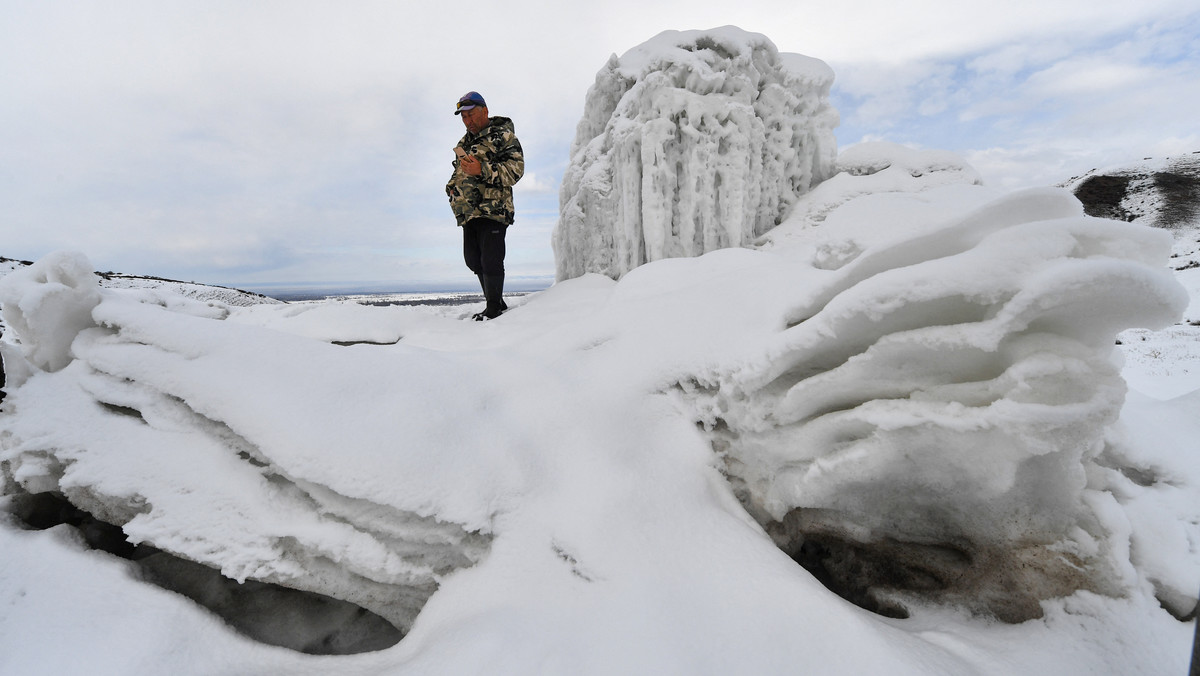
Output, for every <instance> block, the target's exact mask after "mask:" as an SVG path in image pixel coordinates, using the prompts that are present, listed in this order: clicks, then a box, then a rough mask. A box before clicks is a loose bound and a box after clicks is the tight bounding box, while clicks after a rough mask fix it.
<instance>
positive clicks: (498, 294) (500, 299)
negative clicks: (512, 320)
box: [475, 275, 508, 322]
mask: <svg viewBox="0 0 1200 676" xmlns="http://www.w3.org/2000/svg"><path fill="white" fill-rule="evenodd" d="M480 280H481V281H482V282H483V297H484V299H485V300H487V307H486V308H484V310H483V312H480V313H479V314H477V315H475V321H478V322H481V321H483V320H485V319H495V318H496V317H499V316H500V315H501V314H502V313H503V312H504V311H505V310H507V309H508V304H507V303H505V302H504V275H480Z"/></svg>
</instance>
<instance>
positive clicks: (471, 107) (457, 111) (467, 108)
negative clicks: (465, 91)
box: [454, 105, 476, 115]
mask: <svg viewBox="0 0 1200 676" xmlns="http://www.w3.org/2000/svg"><path fill="white" fill-rule="evenodd" d="M475 107H476V106H475V105H470V106H462V107H460V108H459V109H458V110H456V111H454V114H455V115H458V114H459V113H461V112H462V111H464V110H471V109H473V108H475Z"/></svg>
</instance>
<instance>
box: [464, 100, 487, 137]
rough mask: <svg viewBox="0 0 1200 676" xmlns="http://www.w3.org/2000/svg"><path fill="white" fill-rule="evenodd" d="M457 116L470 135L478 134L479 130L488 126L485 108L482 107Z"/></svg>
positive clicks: (476, 107) (465, 111)
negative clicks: (460, 118)
mask: <svg viewBox="0 0 1200 676" xmlns="http://www.w3.org/2000/svg"><path fill="white" fill-rule="evenodd" d="M459 116H460V117H462V121H463V125H464V126H466V128H467V131H469V132H471V133H472V134H478V133H479V130H481V129H483V128H484V127H486V126H487V125H488V113H487V108H485V107H483V106H475V107H474V108H472V109H470V110H464V111H462V112H461V113H459Z"/></svg>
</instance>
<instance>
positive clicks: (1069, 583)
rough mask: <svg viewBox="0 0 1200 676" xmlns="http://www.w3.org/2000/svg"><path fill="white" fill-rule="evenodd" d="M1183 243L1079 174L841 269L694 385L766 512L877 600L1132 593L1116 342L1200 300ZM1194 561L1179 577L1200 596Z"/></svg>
mask: <svg viewBox="0 0 1200 676" xmlns="http://www.w3.org/2000/svg"><path fill="white" fill-rule="evenodd" d="M877 197H879V198H880V199H881V200H882V199H883V198H884V197H885V196H877ZM903 199H905V198H903V197H897V198H893V199H892V201H893V202H896V201H897V200H903ZM876 208H878V209H879V210H880V211H881V212H883V213H887V211H888V209H887V206H886V203H885V202H882V201H881V202H880V203H879V204H877V205H876ZM1170 244H1171V238H1170V236H1169V235H1167V234H1166V233H1162V232H1157V231H1153V230H1150V229H1147V228H1142V227H1139V226H1128V225H1125V224H1121V223H1117V222H1113V221H1108V220H1100V219H1094V218H1088V217H1085V216H1083V214H1082V209H1081V206H1080V204H1079V203H1078V202H1077V201H1076V200H1074V199H1073V198H1072V197H1071V196H1070V195H1068V194H1067V193H1065V192H1062V191H1057V190H1040V191H1028V192H1024V193H1020V194H1016V195H1012V196H1009V197H1006V198H1004V199H1001V200H997V201H995V202H993V203H991V204H988V205H987V206H985V207H983V208H981V209H979V210H977V211H975V212H973V213H971V214H970V215H968V216H966V217H964V218H962V219H960V220H957V221H952V222H950V223H948V224H943V226H942V227H939V228H936V229H934V230H933V231H931V232H927V233H923V234H920V235H917V236H909V237H906V238H903V239H901V240H900V241H899V242H891V243H885V244H883V245H879V246H875V247H867V248H866V249H865V250H862V251H861V253H860V254H859V255H857V256H853V257H849V258H848V259H847V260H845V261H842V262H840V264H839V265H836V266H828V267H829V268H832V269H833V270H834V271H835V273H834V274H833V275H832V276H831V278H830V279H829V280H828V281H826V282H825V283H823V284H822V285H820V287H819V288H818V289H815V290H814V292H813V295H812V298H811V300H810V302H808V303H804V304H801V305H798V306H796V307H794V308H792V309H791V311H790V312H789V313H788V315H787V329H786V330H785V331H783V332H782V333H781V334H780V335H779V337H778V338H777V339H776V340H775V341H773V344H772V345H771V346H770V347H768V348H767V349H766V350H765V351H764V354H763V355H762V357H761V358H760V359H759V360H757V361H755V362H751V363H742V364H739V365H738V366H737V368H735V369H732V370H730V371H728V372H721V371H714V372H713V373H711V374H708V375H706V376H704V377H698V378H697V379H696V380H694V381H692V382H684V383H681V385H680V387H681V391H682V392H683V393H684V394H685V398H687V399H688V400H689V401H690V402H691V403H692V405H693V406H694V407H695V408H696V410H697V411H699V412H701V415H700V416H699V420H700V421H701V422H702V423H703V425H704V427H705V429H706V430H708V431H709V433H710V434H711V435H712V437H713V444H714V448H716V449H717V450H718V451H719V452H720V453H721V454H722V455H723V456H724V458H725V462H726V465H727V471H728V473H729V474H730V475H731V477H732V479H733V480H734V481H735V483H736V484H737V485H738V486H739V494H740V498H741V499H742V501H743V502H744V503H745V504H746V506H747V507H748V509H749V510H750V512H751V513H752V514H754V515H755V517H756V518H757V519H758V520H759V522H760V523H762V524H763V525H764V527H766V528H767V530H768V531H769V532H771V534H772V536H773V537H774V538H775V539H776V541H777V542H778V543H779V544H780V546H781V547H782V548H784V549H785V550H786V551H789V553H791V554H792V555H793V556H794V557H796V558H797V559H798V560H801V561H802V562H805V563H806V564H807V565H808V566H809V567H810V568H813V569H816V570H817V572H818V573H819V577H820V576H822V575H823V576H827V577H828V578H831V579H832V584H833V586H835V588H839V589H840V591H842V592H843V593H845V594H847V596H848V597H849V598H852V599H853V600H855V601H856V602H859V603H861V604H863V605H865V606H866V607H870V608H872V609H876V610H880V611H881V612H894V613H898V614H900V615H903V614H904V612H905V611H904V610H903V609H902V608H901V607H900V606H903V599H906V598H908V599H911V598H913V597H923V598H926V599H929V598H933V599H939V600H942V601H946V600H950V601H953V602H955V603H959V604H962V605H965V606H967V607H971V608H973V609H975V610H977V611H985V612H989V613H992V614H994V615H996V616H998V617H1000V618H1002V619H1005V620H1009V621H1023V620H1026V619H1029V618H1032V617H1039V616H1041V608H1040V602H1041V601H1043V600H1045V599H1047V598H1053V597H1057V596H1063V595H1066V594H1069V593H1071V592H1072V591H1075V590H1078V589H1088V590H1091V591H1095V592H1098V593H1103V594H1109V595H1119V594H1120V593H1122V590H1123V589H1125V588H1127V587H1128V586H1129V585H1130V584H1132V583H1133V576H1132V575H1130V573H1129V570H1128V568H1129V562H1128V560H1127V558H1126V557H1123V556H1121V555H1120V552H1121V550H1122V547H1125V546H1127V540H1126V538H1127V534H1126V533H1125V532H1124V531H1125V526H1124V521H1123V519H1124V517H1117V516H1113V511H1114V509H1115V507H1116V504H1115V501H1114V500H1113V497H1112V495H1111V494H1109V493H1108V491H1109V490H1110V486H1109V485H1108V483H1109V480H1108V479H1105V480H1098V469H1097V468H1098V467H1099V466H1100V465H1103V464H1104V463H1111V462H1113V459H1112V457H1111V455H1112V449H1108V451H1109V456H1108V457H1106V458H1104V459H1101V458H1100V456H1101V454H1102V453H1103V452H1105V450H1106V443H1105V430H1106V428H1108V427H1109V426H1111V425H1112V424H1113V423H1114V422H1115V421H1116V420H1117V417H1118V414H1119V412H1120V409H1121V405H1122V402H1123V397H1124V393H1125V383H1124V381H1123V380H1122V379H1121V376H1120V373H1119V370H1118V368H1117V367H1116V366H1115V365H1114V363H1113V361H1112V353H1113V344H1114V342H1115V340H1114V339H1115V336H1116V334H1117V333H1118V332H1119V331H1121V330H1122V329H1124V328H1127V327H1129V326H1148V327H1162V326H1166V325H1169V324H1170V323H1171V322H1173V321H1174V320H1175V319H1177V318H1178V316H1179V314H1180V312H1181V311H1182V310H1183V308H1184V307H1185V306H1186V304H1187V302H1188V298H1187V296H1186V294H1185V293H1184V292H1183V289H1182V288H1180V287H1179V285H1178V284H1177V283H1176V282H1175V281H1174V279H1173V278H1172V276H1171V275H1170V273H1169V272H1168V271H1166V270H1164V269H1162V267H1161V264H1162V261H1163V260H1165V259H1166V256H1167V253H1168V251H1169V248H1170ZM855 249H856V250H857V247H855ZM915 467H921V468H922V470H920V471H919V472H914V471H913V468H915ZM1113 480H1114V481H1119V479H1113ZM1193 572H1195V571H1193ZM1193 577H1194V575H1193V574H1191V573H1189V575H1188V576H1184V577H1181V578H1175V580H1174V582H1173V584H1171V585H1168V587H1169V588H1164V589H1163V590H1162V591H1163V593H1164V594H1166V595H1167V596H1173V595H1179V594H1184V595H1186V596H1187V597H1188V598H1191V599H1192V601H1193V603H1194V599H1195V596H1194V594H1195V592H1194V591H1188V590H1189V589H1192V587H1189V586H1188V585H1189V584H1191V583H1193V582H1197V581H1200V580H1194V579H1192V578H1193ZM1193 586H1194V585H1193ZM1181 605H1182V604H1181Z"/></svg>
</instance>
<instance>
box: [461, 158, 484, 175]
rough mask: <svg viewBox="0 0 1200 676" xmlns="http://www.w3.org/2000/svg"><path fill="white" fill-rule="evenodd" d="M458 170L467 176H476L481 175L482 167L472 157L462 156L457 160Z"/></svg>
mask: <svg viewBox="0 0 1200 676" xmlns="http://www.w3.org/2000/svg"><path fill="white" fill-rule="evenodd" d="M458 168H459V170H461V171H462V173H464V174H466V175H467V176H478V175H480V174H482V173H483V165H481V164H480V163H479V159H478V158H477V157H475V156H474V155H463V156H462V157H460V158H458Z"/></svg>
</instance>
